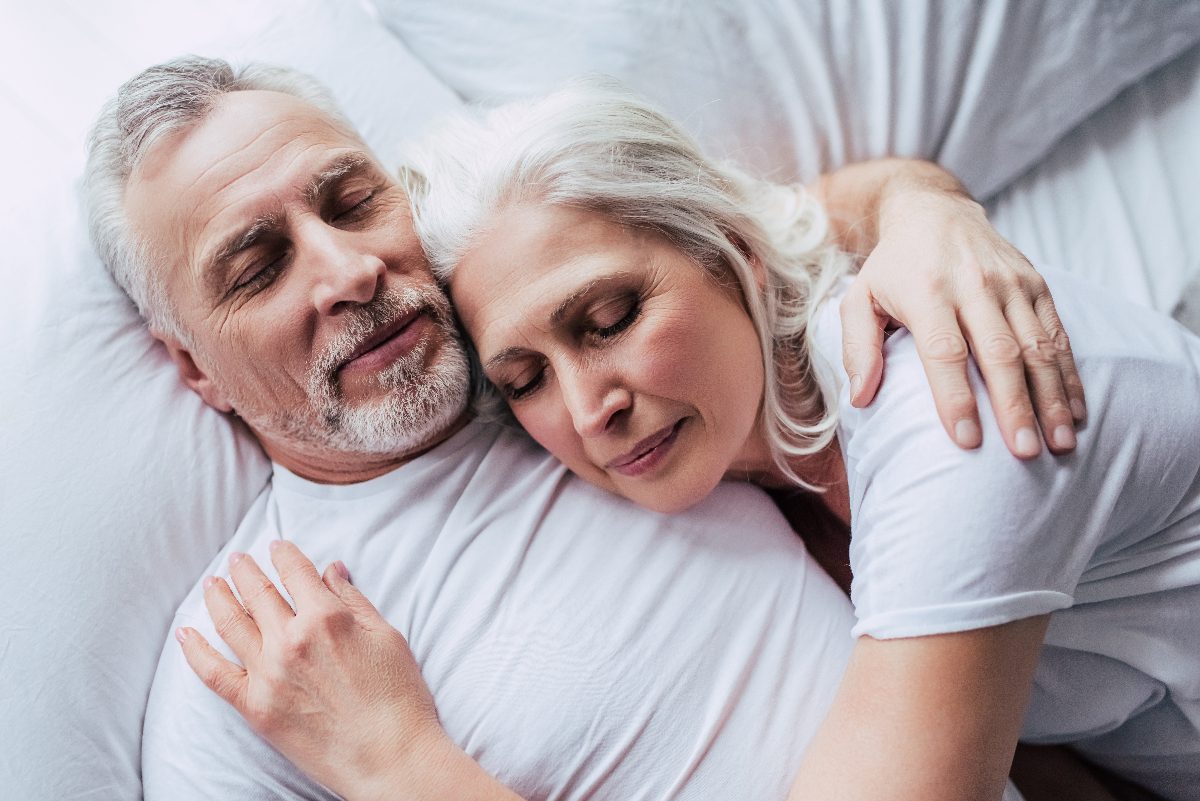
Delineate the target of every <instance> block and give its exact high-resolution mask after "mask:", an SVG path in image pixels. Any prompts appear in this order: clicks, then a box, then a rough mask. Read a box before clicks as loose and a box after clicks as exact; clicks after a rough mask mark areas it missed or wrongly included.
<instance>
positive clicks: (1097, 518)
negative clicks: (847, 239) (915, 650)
mask: <svg viewBox="0 0 1200 801" xmlns="http://www.w3.org/2000/svg"><path fill="white" fill-rule="evenodd" d="M1046 278H1047V281H1048V282H1049V283H1050V286H1051V289H1052V290H1053V292H1054V299H1055V303H1056V304H1057V306H1058V310H1059V313H1060V316H1061V318H1062V320H1063V323H1064V325H1065V327H1066V329H1067V331H1068V332H1069V333H1070V335H1071V343H1072V348H1073V350H1074V353H1075V359H1076V363H1077V365H1078V367H1079V370H1080V375H1081V377H1082V379H1083V383H1084V388H1085V392H1086V395H1087V405H1088V421H1087V425H1086V427H1085V428H1084V429H1083V430H1082V431H1080V432H1079V435H1078V447H1077V449H1076V450H1075V452H1074V453H1072V454H1070V455H1068V456H1061V457H1054V456H1051V455H1050V454H1048V453H1045V452H1043V454H1042V456H1040V457H1039V458H1037V459H1034V460H1032V461H1028V462H1022V461H1019V460H1017V459H1015V458H1013V457H1012V456H1011V455H1010V454H1009V453H1008V451H1007V449H1006V447H1005V445H1004V442H1003V440H1002V439H1001V436H1000V433H999V430H998V428H997V427H996V425H995V420H994V417H993V414H992V410H991V406H990V404H989V402H988V400H987V396H986V393H985V392H984V391H983V384H982V381H981V379H980V376H979V374H978V372H977V371H976V370H975V369H974V367H973V366H972V372H971V378H972V383H973V388H974V391H975V394H976V398H977V399H978V401H979V406H980V410H979V413H980V417H981V419H982V421H983V423H984V444H983V447H981V448H980V449H978V450H975V451H964V450H961V449H959V448H958V447H956V446H955V445H954V444H953V443H952V442H951V440H950V439H949V437H947V435H946V433H945V431H944V429H943V427H942V425H941V423H940V421H939V420H938V417H937V413H936V409H935V407H934V405H933V400H932V396H931V394H930V390H929V386H928V382H927V380H926V378H925V374H924V372H923V368H922V366H921V363H920V359H919V357H918V354H917V351H916V347H915V343H914V341H913V338H912V337H911V335H909V334H908V333H907V332H905V331H900V332H897V333H896V334H895V335H894V336H892V337H891V338H890V339H889V341H888V343H887V346H886V362H885V375H884V381H883V387H882V390H881V391H880V393H879V396H878V397H877V398H876V400H875V401H874V402H873V403H872V404H871V405H870V406H868V407H867V408H865V409H855V408H853V407H851V406H850V404H849V400H848V393H847V392H846V391H845V389H844V388H843V391H842V392H841V393H840V402H839V411H840V415H841V421H840V428H839V432H838V439H839V443H840V445H841V448H842V453H843V455H844V456H845V461H846V471H847V477H848V480H849V487H850V496H851V520H852V528H853V538H852V540H851V546H850V551H851V566H852V568H853V571H854V583H853V588H852V598H853V601H854V607H855V614H856V616H857V618H858V622H857V624H856V625H855V627H854V633H855V634H856V635H870V636H872V637H876V638H893V637H913V636H920V635H928V634H939V633H946V632H954V631H963V630H968V629H977V628H982V627H985V626H993V625H997V624H1001V623H1007V622H1010V621H1014V620H1018V619H1021V618H1026V617H1031V616H1035V615H1041V614H1046V613H1050V612H1053V613H1054V614H1053V616H1052V618H1051V624H1050V629H1049V632H1048V634H1047V636H1046V646H1045V648H1044V650H1043V654H1042V659H1041V662H1040V664H1039V668H1038V673H1037V677H1036V682H1035V687H1034V691H1033V697H1032V701H1031V706H1030V711H1029V714H1028V716H1027V719H1026V723H1025V728H1024V733H1023V739H1026V740H1028V741H1040V742H1067V741H1073V742H1076V743H1078V744H1079V745H1080V747H1081V748H1082V750H1084V751H1085V752H1087V753H1088V754H1089V755H1090V756H1091V757H1092V758H1094V759H1096V760H1097V761H1099V762H1101V763H1103V764H1106V765H1109V766H1111V767H1112V768H1114V769H1116V770H1118V771H1120V772H1121V773H1123V774H1125V775H1128V776H1132V777H1135V778H1137V779H1138V780H1139V781H1141V782H1143V783H1145V784H1146V785H1147V786H1149V787H1151V789H1155V790H1157V791H1158V792H1160V793H1162V794H1163V795H1165V796H1166V797H1168V798H1175V799H1198V798H1200V339H1197V338H1196V337H1195V336H1194V335H1192V334H1190V333H1189V332H1187V331H1186V330H1185V329H1183V328H1182V327H1181V326H1179V325H1177V324H1176V323H1174V322H1173V321H1171V320H1169V319H1167V318H1165V317H1162V316H1160V315H1158V314H1155V313H1154V312H1150V311H1147V310H1144V309H1139V308H1136V307H1134V306H1132V305H1129V304H1126V303H1123V302H1121V301H1120V300H1118V299H1116V298H1113V297H1110V296H1107V295H1104V294H1102V293H1100V292H1098V291H1096V290H1094V289H1091V288H1089V287H1088V286H1086V285H1085V284H1083V283H1082V282H1081V281H1079V280H1078V279H1075V278H1073V277H1071V276H1068V275H1062V274H1057V273H1052V272H1051V273H1047V274H1046ZM813 335H814V339H815V341H816V346H817V350H818V352H819V353H820V354H821V356H822V357H823V358H824V361H825V362H826V363H827V364H826V365H825V368H826V369H828V370H829V373H830V374H831V375H834V376H836V372H835V371H834V370H833V369H832V368H830V367H829V365H840V364H841V325H840V320H839V318H838V313H837V308H836V304H833V303H829V304H825V305H824V307H823V308H822V309H820V310H819V312H818V318H817V322H816V325H815V329H814V334H813ZM1002 667H1003V666H997V668H998V669H1002Z"/></svg>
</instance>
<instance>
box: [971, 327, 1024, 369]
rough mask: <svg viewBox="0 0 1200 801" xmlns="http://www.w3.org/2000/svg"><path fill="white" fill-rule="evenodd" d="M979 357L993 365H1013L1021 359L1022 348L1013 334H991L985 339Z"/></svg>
mask: <svg viewBox="0 0 1200 801" xmlns="http://www.w3.org/2000/svg"><path fill="white" fill-rule="evenodd" d="M979 356H980V358H982V359H984V360H985V361H989V362H993V363H997V362H998V363H1001V364H1004V363H1013V362H1017V361H1019V360H1020V359H1021V346H1020V345H1019V344H1017V340H1016V338H1015V337H1013V335H1012V334H1009V333H1004V332H1001V333H996V334H991V335H989V336H987V337H986V338H985V339H984V341H983V343H982V345H981V348H980V353H979Z"/></svg>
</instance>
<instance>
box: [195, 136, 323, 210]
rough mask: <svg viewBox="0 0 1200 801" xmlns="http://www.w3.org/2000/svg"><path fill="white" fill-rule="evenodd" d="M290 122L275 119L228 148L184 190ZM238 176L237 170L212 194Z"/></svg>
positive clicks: (221, 189)
mask: <svg viewBox="0 0 1200 801" xmlns="http://www.w3.org/2000/svg"><path fill="white" fill-rule="evenodd" d="M290 122H291V120H289V119H287V118H286V117H285V118H283V119H280V120H278V121H276V122H275V123H274V124H272V125H268V126H267V127H266V128H264V129H263V130H261V131H259V132H258V133H257V134H255V136H254V138H253V139H251V140H250V141H249V142H244V143H242V144H241V145H239V146H237V147H235V148H231V149H230V150H229V152H228V153H226V154H225V155H224V156H222V157H221V158H219V159H217V160H216V161H214V162H213V163H212V164H209V165H208V166H207V167H205V168H204V169H203V170H201V172H200V174H199V175H197V176H196V177H195V179H193V180H192V182H191V183H190V184H188V186H187V187H186V190H191V189H192V188H194V187H195V186H196V185H197V184H199V183H200V182H202V181H203V180H204V179H205V178H206V177H207V176H208V174H209V173H210V172H212V171H213V170H216V169H219V168H220V167H221V166H222V165H223V164H225V162H227V161H229V160H230V159H232V158H234V157H236V156H240V155H241V154H242V152H243V151H245V150H247V149H248V148H250V147H253V146H254V144H255V143H256V142H257V141H258V140H259V139H262V138H263V137H264V136H266V135H267V134H269V133H271V132H272V131H274V130H275V129H276V128H279V127H280V126H283V125H287V124H289V123H290ZM306 133H308V132H306ZM269 161H270V159H268V160H267V162H264V163H263V165H261V166H265V165H266V164H267V163H269ZM252 172H253V171H252ZM240 177H241V173H240V172H239V174H238V175H236V176H234V177H233V178H231V179H230V180H228V181H226V182H225V183H224V184H222V185H221V186H220V187H218V188H217V189H216V190H215V191H214V192H213V194H214V195H217V194H220V193H221V192H223V191H225V188H226V187H228V186H229V185H230V184H232V183H235V182H236V181H237V180H238V178H240Z"/></svg>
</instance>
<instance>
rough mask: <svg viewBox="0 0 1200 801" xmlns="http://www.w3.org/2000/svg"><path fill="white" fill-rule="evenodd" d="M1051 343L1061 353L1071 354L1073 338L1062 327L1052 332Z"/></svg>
mask: <svg viewBox="0 0 1200 801" xmlns="http://www.w3.org/2000/svg"><path fill="white" fill-rule="evenodd" d="M1050 343H1051V344H1052V345H1053V346H1054V349H1055V350H1056V351H1058V352H1059V353H1069V352H1070V350H1071V338H1070V337H1069V336H1067V332H1066V330H1065V329H1063V328H1062V326H1056V327H1055V328H1054V329H1053V330H1052V331H1050Z"/></svg>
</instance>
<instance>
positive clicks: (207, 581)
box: [204, 576, 219, 590]
mask: <svg viewBox="0 0 1200 801" xmlns="http://www.w3.org/2000/svg"><path fill="white" fill-rule="evenodd" d="M218 580H219V579H217V577H216V576H209V577H208V578H206V579H205V580H204V589H206V590H207V589H209V588H210V587H212V585H214V584H216V583H217V581H218Z"/></svg>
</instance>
